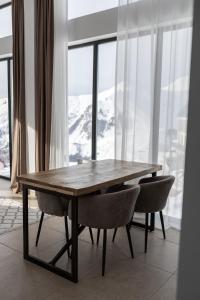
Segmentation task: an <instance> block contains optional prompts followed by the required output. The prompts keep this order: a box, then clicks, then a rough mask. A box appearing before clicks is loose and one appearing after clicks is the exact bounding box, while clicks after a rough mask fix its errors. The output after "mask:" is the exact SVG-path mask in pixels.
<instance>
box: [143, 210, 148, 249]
mask: <svg viewBox="0 0 200 300" xmlns="http://www.w3.org/2000/svg"><path fill="white" fill-rule="evenodd" d="M145 219H146V221H145V246H144V252H145V253H147V241H148V232H149V228H148V227H149V214H148V213H147V214H146V216H145Z"/></svg>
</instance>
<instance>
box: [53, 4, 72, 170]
mask: <svg viewBox="0 0 200 300" xmlns="http://www.w3.org/2000/svg"><path fill="white" fill-rule="evenodd" d="M67 2H68V1H67V0H59V1H57V0H54V62H53V99H52V124H51V143H50V168H51V169H55V168H60V167H64V166H65V165H66V164H67V162H68V146H67V142H68V126H67V53H68V42H67V18H68V15H67V8H68V5H67Z"/></svg>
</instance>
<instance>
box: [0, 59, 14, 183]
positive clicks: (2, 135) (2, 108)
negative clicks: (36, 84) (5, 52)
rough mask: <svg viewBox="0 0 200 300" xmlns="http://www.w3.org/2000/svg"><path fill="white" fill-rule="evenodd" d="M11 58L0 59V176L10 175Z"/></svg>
mask: <svg viewBox="0 0 200 300" xmlns="http://www.w3.org/2000/svg"><path fill="white" fill-rule="evenodd" d="M10 166H11V58H4V59H0V176H1V177H7V178H9V177H10Z"/></svg>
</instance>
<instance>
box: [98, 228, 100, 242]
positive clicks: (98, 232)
mask: <svg viewBox="0 0 200 300" xmlns="http://www.w3.org/2000/svg"><path fill="white" fill-rule="evenodd" d="M99 237H100V229H98V230H97V245H98V244H99Z"/></svg>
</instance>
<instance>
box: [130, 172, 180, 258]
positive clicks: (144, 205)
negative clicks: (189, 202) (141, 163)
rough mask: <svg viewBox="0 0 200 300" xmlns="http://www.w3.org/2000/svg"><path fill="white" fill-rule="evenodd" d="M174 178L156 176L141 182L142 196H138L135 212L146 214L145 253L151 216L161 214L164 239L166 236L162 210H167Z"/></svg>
mask: <svg viewBox="0 0 200 300" xmlns="http://www.w3.org/2000/svg"><path fill="white" fill-rule="evenodd" d="M174 180H175V178H174V176H156V177H147V178H143V179H141V180H140V181H139V184H140V188H141V189H140V194H139V196H138V199H137V202H136V206H135V212H138V213H145V215H146V218H145V247H144V251H145V253H146V252H147V240H148V225H149V214H150V213H156V212H159V214H160V220H161V226H162V231H163V237H164V239H165V238H166V235H165V226H164V219H163V214H162V210H163V209H164V208H165V206H166V203H167V198H168V195H169V192H170V190H171V188H172V185H173V183H174Z"/></svg>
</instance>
